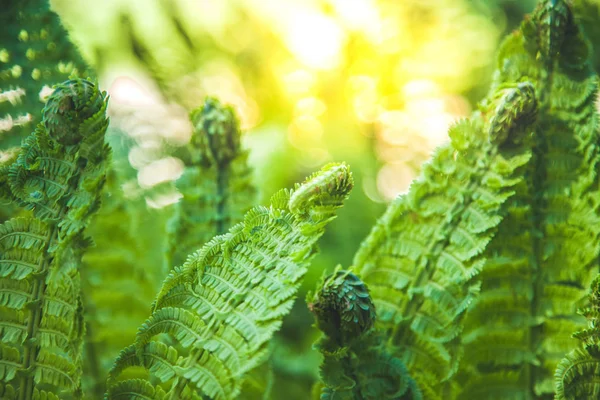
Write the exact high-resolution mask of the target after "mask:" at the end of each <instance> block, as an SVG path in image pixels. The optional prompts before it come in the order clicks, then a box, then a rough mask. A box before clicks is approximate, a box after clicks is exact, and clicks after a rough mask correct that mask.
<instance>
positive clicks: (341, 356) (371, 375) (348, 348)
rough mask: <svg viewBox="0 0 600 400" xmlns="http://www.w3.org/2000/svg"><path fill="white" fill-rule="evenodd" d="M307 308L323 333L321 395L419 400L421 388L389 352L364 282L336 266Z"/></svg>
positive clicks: (338, 399)
mask: <svg viewBox="0 0 600 400" xmlns="http://www.w3.org/2000/svg"><path fill="white" fill-rule="evenodd" d="M319 286H320V289H319V291H318V292H317V293H316V294H315V296H314V298H313V299H312V302H311V303H309V308H310V309H311V311H312V312H313V313H314V314H315V317H316V319H317V326H318V328H319V329H320V330H321V331H323V333H324V336H323V337H322V338H321V339H320V340H319V342H318V343H317V345H316V347H317V349H318V350H319V351H320V352H321V353H322V354H323V357H324V361H323V364H322V365H321V378H322V380H323V383H324V385H325V387H324V388H323V390H322V393H321V396H320V398H321V400H334V399H335V400H375V399H381V400H383V399H411V400H418V399H420V398H421V393H420V392H419V390H418V389H417V388H416V386H415V382H414V381H413V380H412V379H411V378H410V377H409V375H408V372H407V370H406V367H405V366H404V364H403V363H402V361H400V360H399V359H398V358H395V357H393V356H391V355H390V354H389V353H388V352H387V350H386V348H385V346H384V344H383V343H382V341H381V339H382V337H381V335H380V334H379V332H377V331H376V330H375V329H373V325H374V323H375V316H376V313H375V306H374V304H373V302H372V300H371V297H370V296H369V291H368V289H367V287H366V286H365V284H364V283H363V282H362V281H361V280H360V279H359V278H358V277H357V276H356V275H354V274H353V273H351V272H349V271H343V270H339V269H338V270H336V271H335V272H334V273H333V274H331V275H330V276H328V277H327V278H325V279H324V281H323V283H322V284H320V285H319Z"/></svg>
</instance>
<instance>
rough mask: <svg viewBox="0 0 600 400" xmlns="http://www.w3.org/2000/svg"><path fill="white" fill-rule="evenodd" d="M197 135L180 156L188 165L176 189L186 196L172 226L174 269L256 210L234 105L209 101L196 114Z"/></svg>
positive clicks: (170, 256) (194, 121)
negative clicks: (227, 105) (250, 211)
mask: <svg viewBox="0 0 600 400" xmlns="http://www.w3.org/2000/svg"><path fill="white" fill-rule="evenodd" d="M191 120H192V124H193V126H194V132H193V134H192V139H191V141H190V143H189V144H188V145H187V146H186V147H185V148H184V149H182V151H180V152H179V154H177V155H178V156H179V157H180V158H181V159H182V161H183V162H184V164H185V169H184V172H183V175H182V176H181V177H180V178H179V179H178V180H177V188H178V189H179V191H180V192H181V193H182V195H183V198H182V199H181V201H180V202H179V203H178V204H177V205H176V206H175V210H176V214H175V215H174V216H173V218H172V219H171V221H170V223H169V227H168V233H169V234H170V236H169V238H170V248H169V252H168V259H169V266H173V265H181V264H182V263H183V262H184V261H185V259H186V257H187V256H188V255H189V254H191V253H192V252H194V251H196V250H197V249H198V248H200V247H201V246H202V245H203V244H205V243H207V242H208V241H209V240H210V239H212V237H213V236H216V235H222V234H224V233H226V232H227V230H228V229H229V228H230V227H232V226H233V225H235V224H237V223H238V222H241V221H242V220H243V218H244V214H245V212H246V211H248V210H249V209H250V208H251V207H252V206H254V203H255V201H254V198H255V190H254V187H253V186H252V185H251V183H250V174H251V171H250V168H249V167H248V165H247V159H248V152H247V151H244V150H242V148H241V143H240V136H241V132H240V128H239V123H238V121H237V118H236V116H235V113H234V111H233V109H232V108H231V107H225V106H222V105H221V104H220V103H219V101H218V100H216V99H212V98H208V99H207V100H206V102H205V103H204V105H203V106H202V107H200V108H198V109H196V110H195V111H193V112H192V113H191Z"/></svg>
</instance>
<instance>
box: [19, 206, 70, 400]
mask: <svg viewBox="0 0 600 400" xmlns="http://www.w3.org/2000/svg"><path fill="white" fill-rule="evenodd" d="M65 208H66V207H64V206H63V207H62V208H61V210H60V214H59V215H60V217H62V216H63V215H64V211H65ZM59 221H60V218H59ZM57 233H58V226H57V224H53V225H52V227H51V228H50V231H49V232H48V235H47V237H46V238H45V243H46V244H45V245H44V250H43V254H44V255H45V257H44V259H43V261H42V263H41V265H40V269H39V272H38V273H37V274H36V279H35V281H34V282H33V290H32V300H31V302H30V304H31V305H32V308H31V316H30V318H29V321H28V323H27V339H26V340H27V345H26V346H25V348H24V351H23V369H24V370H25V372H24V373H23V375H22V376H21V382H20V384H19V400H28V399H31V398H33V388H34V382H33V376H32V374H31V373H30V371H29V369H30V368H31V367H32V366H34V365H35V362H36V358H37V355H38V352H39V350H40V346H39V343H38V341H37V335H38V328H39V326H40V323H41V322H42V308H43V305H44V294H45V292H46V276H47V275H48V272H49V271H48V268H49V266H50V263H51V260H50V255H49V254H48V249H50V247H51V244H53V243H54V241H55V240H56V235H57Z"/></svg>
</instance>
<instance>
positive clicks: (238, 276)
mask: <svg viewBox="0 0 600 400" xmlns="http://www.w3.org/2000/svg"><path fill="white" fill-rule="evenodd" d="M323 171H324V172H323V173H324V174H327V176H328V179H327V180H325V181H322V180H321V179H320V177H321V176H322V175H321V174H317V175H316V176H314V177H312V178H310V179H307V181H306V182H305V183H304V184H302V185H298V186H297V190H300V191H302V190H304V189H305V188H306V187H310V188H312V189H314V190H315V191H319V192H320V193H321V194H320V195H319V196H318V198H313V199H311V201H309V202H305V203H304V204H302V205H301V206H300V207H297V208H294V209H292V207H291V206H290V198H291V197H292V196H293V193H294V191H288V190H283V191H280V192H278V193H276V194H275V195H274V196H273V198H272V201H271V206H270V207H269V208H264V207H259V208H256V209H254V211H251V212H249V213H247V214H246V215H247V217H246V219H245V220H244V222H241V223H239V224H237V225H235V226H234V227H232V228H231V229H230V230H229V232H228V233H227V234H225V235H222V236H217V237H216V238H215V239H213V240H212V241H210V242H208V243H207V244H206V245H205V246H204V247H203V248H202V249H201V250H199V251H198V252H196V253H194V254H192V255H191V256H190V257H189V258H188V260H187V261H186V263H185V264H184V266H183V267H182V268H178V269H175V270H173V271H172V272H171V274H170V277H169V278H167V280H166V281H165V286H164V287H163V289H162V290H161V291H160V293H159V295H158V297H157V300H156V301H155V303H154V307H153V313H152V316H151V317H150V319H148V320H147V321H146V323H144V325H142V327H141V328H140V331H139V333H138V337H137V340H136V343H135V348H136V353H137V354H138V360H141V359H142V358H144V357H145V356H144V355H143V354H144V351H148V349H149V346H151V345H152V343H154V342H156V341H158V342H160V341H161V340H160V338H161V337H163V335H165V334H167V335H168V336H169V337H170V340H173V341H174V342H175V343H177V346H176V347H177V349H178V352H179V354H180V355H181V358H180V359H178V361H177V364H176V365H173V369H174V371H175V372H176V376H175V377H174V378H173V379H170V380H169V381H168V384H169V385H170V389H169V391H168V393H167V394H168V396H169V398H171V399H188V398H194V396H202V395H205V396H209V397H211V398H214V399H215V400H220V399H231V398H235V397H236V396H237V395H238V394H239V393H240V389H241V386H242V384H243V382H244V378H245V375H246V374H247V373H248V372H249V371H251V370H252V369H253V368H255V367H256V366H258V365H260V364H262V363H263V361H264V356H265V354H266V344H267V342H268V340H269V339H270V338H271V337H272V335H273V334H274V333H275V331H277V330H278V329H279V327H280V326H281V321H282V318H283V316H284V315H285V314H287V312H289V310H290V308H291V306H292V304H293V301H294V297H295V294H296V291H297V290H298V287H299V285H300V282H301V278H302V276H303V275H304V273H305V272H306V268H307V266H308V263H309V261H310V259H311V258H312V256H313V255H314V254H315V251H316V248H315V246H316V241H317V239H318V238H319V237H320V236H321V235H322V234H323V230H324V225H325V222H326V221H329V220H330V219H331V217H332V216H333V213H334V211H335V209H337V208H339V207H340V206H341V205H342V202H343V201H344V199H345V198H346V197H347V195H348V193H349V191H350V189H351V188H352V185H353V182H352V176H351V174H350V171H349V169H348V167H347V166H346V165H345V164H335V165H330V166H327V167H325V168H324V169H323ZM315 182H319V183H318V184H315ZM265 210H266V213H267V215H266V216H264V218H255V216H256V215H257V214H262V213H263V212H265ZM315 211H318V212H315ZM182 294H184V295H183V296H182ZM125 354H126V353H125ZM126 359H127V357H125V356H123V354H122V357H121V358H120V359H119V360H118V361H117V363H116V364H115V367H114V368H113V373H111V379H110V380H109V390H108V393H107V396H108V398H112V397H111V393H112V392H111V391H112V390H113V389H112V388H113V387H114V386H115V385H118V383H116V382H118V379H119V378H120V376H118V375H117V373H119V372H121V373H122V371H123V370H124V369H125V368H124V364H126V365H129V364H127V363H129V362H130V361H125V360H126ZM163 359H164V357H163ZM147 369H149V367H147ZM149 372H150V376H151V377H154V374H153V373H152V371H149ZM161 375H162V376H163V377H164V374H162V373H161Z"/></svg>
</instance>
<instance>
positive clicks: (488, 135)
mask: <svg viewBox="0 0 600 400" xmlns="http://www.w3.org/2000/svg"><path fill="white" fill-rule="evenodd" d="M535 109H536V101H535V97H534V89H533V87H532V86H531V84H529V83H527V82H522V83H516V82H515V83H514V84H512V85H506V86H505V87H502V88H499V89H498V90H497V91H496V92H495V94H494V95H493V96H491V98H490V100H488V101H486V102H485V103H483V104H482V107H481V111H480V112H479V113H477V114H475V115H474V117H473V118H471V119H470V120H465V121H462V122H459V123H458V124H456V125H454V126H453V127H452V128H451V129H450V132H449V135H450V138H451V143H450V145H449V146H446V147H443V148H441V149H439V150H438V151H437V153H436V154H435V155H434V156H433V158H432V160H431V161H430V163H428V164H427V165H426V166H425V167H424V170H423V173H422V175H421V178H420V179H418V180H417V181H415V182H413V184H412V186H411V187H410V191H409V193H408V194H406V195H403V196H401V197H399V198H398V199H396V200H395V201H394V202H393V203H392V204H391V205H390V207H389V208H388V210H387V212H386V213H385V215H384V216H383V217H382V218H381V219H380V220H379V221H378V222H377V224H376V226H375V228H374V229H373V231H372V232H371V234H370V235H369V237H368V238H367V239H366V240H365V241H364V242H363V244H362V245H361V248H360V250H359V251H358V253H357V254H356V256H355V259H354V262H355V265H356V267H357V269H358V271H359V273H360V276H361V278H362V279H363V280H364V281H365V283H367V284H368V285H369V287H370V289H371V293H372V296H373V301H374V303H375V305H376V307H377V312H378V326H379V328H380V329H382V330H383V332H384V334H385V335H386V336H387V337H388V345H389V346H390V349H391V353H392V355H393V356H395V357H398V358H399V359H401V360H402V361H403V362H404V364H405V365H406V367H407V368H408V371H409V372H410V375H411V376H412V377H413V378H414V379H415V380H416V382H417V385H418V387H419V388H420V390H421V391H422V392H423V395H424V397H425V398H428V399H429V398H449V397H450V396H451V395H452V394H451V393H452V391H451V388H449V387H448V386H449V385H446V384H444V382H445V381H447V380H448V379H449V378H450V377H451V376H452V375H453V374H454V373H455V371H456V369H457V366H458V361H459V359H460V355H461V346H460V336H459V335H460V333H461V328H462V320H463V317H464V312H465V310H466V309H467V307H468V306H469V304H470V303H471V302H472V300H473V298H474V297H475V295H476V294H477V293H478V291H479V282H478V279H477V275H478V273H479V271H480V270H481V267H482V265H483V262H484V258H482V252H483V251H484V250H485V247H486V245H487V243H488V242H489V241H490V239H491V238H492V237H493V235H494V233H495V231H496V227H497V225H498V224H499V223H500V221H501V220H502V218H503V217H504V215H505V213H506V210H505V208H504V207H503V203H505V201H506V200H507V199H508V198H510V197H511V196H512V195H513V194H514V187H515V185H517V184H518V183H519V182H520V180H521V179H520V178H519V177H518V172H519V171H520V170H522V169H523V168H524V166H525V165H526V164H527V162H528V160H529V159H530V158H531V152H530V150H529V147H530V142H531V131H530V130H529V126H530V124H531V122H532V121H533V120H534V116H535Z"/></svg>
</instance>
